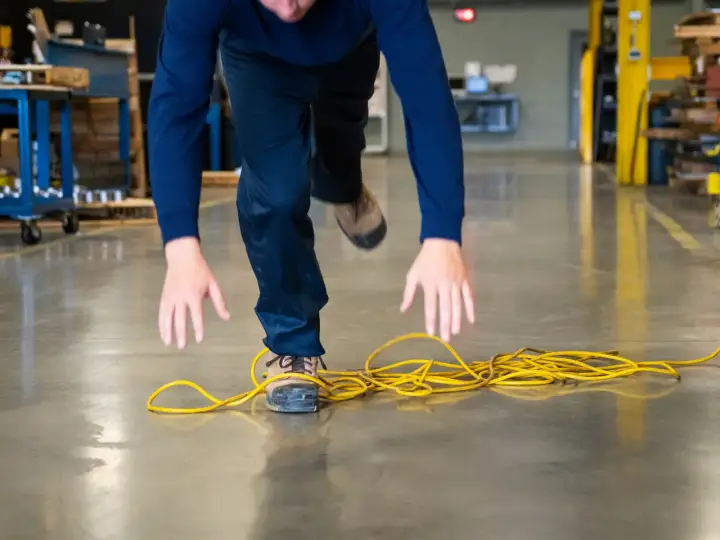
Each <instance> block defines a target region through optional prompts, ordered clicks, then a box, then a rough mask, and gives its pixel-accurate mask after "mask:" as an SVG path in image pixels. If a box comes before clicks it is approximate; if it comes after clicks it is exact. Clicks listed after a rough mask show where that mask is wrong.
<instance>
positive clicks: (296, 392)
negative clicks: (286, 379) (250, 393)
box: [265, 384, 320, 414]
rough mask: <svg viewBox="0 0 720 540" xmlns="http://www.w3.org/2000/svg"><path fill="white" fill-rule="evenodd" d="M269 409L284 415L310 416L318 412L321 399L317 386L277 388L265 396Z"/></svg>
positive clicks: (290, 385) (294, 385) (300, 385)
mask: <svg viewBox="0 0 720 540" xmlns="http://www.w3.org/2000/svg"><path fill="white" fill-rule="evenodd" d="M265 401H266V403H267V407H268V409H270V410H271V411H273V412H276V413H283V414H309V413H315V412H318V410H319V409H320V399H319V397H318V388H317V386H311V385H309V384H288V385H285V386H281V387H279V388H276V389H275V390H273V391H272V392H270V393H268V394H267V395H266V396H265Z"/></svg>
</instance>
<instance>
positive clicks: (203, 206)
mask: <svg viewBox="0 0 720 540" xmlns="http://www.w3.org/2000/svg"><path fill="white" fill-rule="evenodd" d="M235 198H236V196H235V195H233V196H232V197H222V198H219V199H214V200H210V201H204V202H201V203H200V210H207V209H208V208H214V207H216V206H220V205H223V204H227V203H231V202H235ZM146 226H147V225H128V223H127V222H125V223H123V224H118V225H113V226H111V227H103V228H101V229H95V230H91V231H89V232H83V233H81V234H79V235H76V236H75V235H73V236H63V237H62V238H57V239H56V240H51V241H49V242H41V243H39V244H37V245H36V246H28V247H23V248H22V249H20V250H18V251H11V252H7V253H0V261H3V260H7V259H14V258H19V257H23V256H25V255H31V254H33V253H37V252H38V251H43V250H45V249H48V248H50V247H53V246H57V245H59V244H63V243H66V242H72V241H74V240H81V239H83V238H88V237H90V236H99V235H101V234H105V233H109V232H113V231H117V230H120V229H123V230H127V229H133V228H136V227H146Z"/></svg>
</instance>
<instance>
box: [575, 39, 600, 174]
mask: <svg viewBox="0 0 720 540" xmlns="http://www.w3.org/2000/svg"><path fill="white" fill-rule="evenodd" d="M595 51H596V50H595V49H588V50H586V51H585V53H584V54H583V58H582V62H581V63H580V141H579V144H578V147H579V149H580V159H581V160H582V162H583V163H584V164H585V165H591V164H592V163H593V161H595V156H593V122H594V120H593V118H594V114H595V100H594V98H593V96H594V95H595V58H596V56H597V55H596V52H595Z"/></svg>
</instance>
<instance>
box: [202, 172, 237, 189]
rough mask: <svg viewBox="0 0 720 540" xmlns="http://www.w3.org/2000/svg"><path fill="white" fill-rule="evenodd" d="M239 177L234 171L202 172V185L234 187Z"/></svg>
mask: <svg viewBox="0 0 720 540" xmlns="http://www.w3.org/2000/svg"><path fill="white" fill-rule="evenodd" d="M239 179H240V178H239V176H238V174H237V173H236V172H235V171H204V172H203V175H202V185H203V186H206V187H235V186H237V185H238V180H239Z"/></svg>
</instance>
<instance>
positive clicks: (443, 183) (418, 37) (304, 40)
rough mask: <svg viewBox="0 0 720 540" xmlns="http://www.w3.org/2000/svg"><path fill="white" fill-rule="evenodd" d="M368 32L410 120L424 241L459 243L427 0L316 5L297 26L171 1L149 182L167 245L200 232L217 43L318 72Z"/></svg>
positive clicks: (460, 193) (455, 126) (246, 1)
mask: <svg viewBox="0 0 720 540" xmlns="http://www.w3.org/2000/svg"><path fill="white" fill-rule="evenodd" d="M371 27H374V28H375V30H376V32H377V38H378V43H379V46H380V50H381V51H382V53H383V54H384V55H385V59H386V61H387V65H388V70H389V72H390V78H391V80H392V83H393V85H394V87H395V90H396V92H397V93H398V96H399V97H400V101H401V103H402V107H403V113H404V115H405V128H406V134H407V147H408V154H409V158H410V163H411V166H412V170H413V172H414V174H415V177H416V179H417V188H418V197H419V202H420V211H421V214H422V228H421V239H425V238H446V239H452V240H456V241H458V242H460V240H461V228H462V220H463V217H464V199H465V193H464V183H463V156H462V142H461V135H460V123H459V119H458V115H457V111H456V110H455V105H454V102H453V99H452V93H451V91H450V86H449V83H448V78H447V72H446V69H445V63H444V61H443V57H442V53H441V50H440V45H439V43H438V39H437V35H436V33H435V28H434V26H433V23H432V20H431V18H430V13H429V10H428V6H427V0H318V2H317V4H316V5H315V6H313V7H312V8H311V9H310V11H309V12H308V13H307V15H306V16H305V18H303V19H302V20H301V21H300V22H297V23H285V22H283V21H281V20H280V19H278V18H277V17H276V16H275V15H274V14H273V13H271V12H270V11H268V10H266V9H265V8H264V7H263V6H262V5H261V4H259V2H258V0H168V3H167V7H166V11H165V22H164V28H163V34H162V38H161V42H160V48H159V53H158V62H157V67H156V71H155V81H154V83H153V89H152V98H151V102H150V112H149V150H150V152H149V153H150V155H149V158H150V178H151V181H152V188H153V198H154V200H155V205H156V207H157V214H158V221H159V225H160V229H161V231H162V234H163V241H164V242H166V243H167V242H169V241H171V240H174V239H176V238H181V237H187V236H198V207H199V203H200V188H201V178H202V167H203V163H204V155H205V145H204V144H203V142H202V141H203V132H204V128H205V121H206V116H207V111H208V105H209V98H210V93H211V90H212V84H213V75H214V72H215V66H216V59H217V50H218V46H220V47H222V46H223V44H228V45H232V46H233V47H235V46H237V47H239V48H242V49H243V50H248V51H258V52H261V53H264V54H268V55H270V56H273V57H276V58H279V59H282V60H285V61H287V62H290V63H294V64H298V65H307V66H317V65H323V64H328V63H332V62H335V61H338V60H340V59H341V58H343V57H344V56H345V55H347V54H348V53H349V52H351V51H352V50H353V48H354V47H356V46H357V45H358V43H359V42H360V41H361V39H362V37H363V36H364V35H366V34H367V31H368V29H369V28H371Z"/></svg>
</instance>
